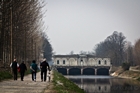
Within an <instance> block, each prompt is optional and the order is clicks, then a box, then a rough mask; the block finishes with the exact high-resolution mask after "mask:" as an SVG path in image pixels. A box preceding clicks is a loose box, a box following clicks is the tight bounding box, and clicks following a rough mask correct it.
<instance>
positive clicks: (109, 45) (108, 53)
mask: <svg viewBox="0 0 140 93" xmlns="http://www.w3.org/2000/svg"><path fill="white" fill-rule="evenodd" d="M95 54H96V56H98V57H109V58H110V59H111V62H112V65H115V66H120V65H122V64H123V63H129V64H130V65H140V39H139V40H138V41H137V42H136V43H135V45H134V46H132V45H131V43H130V42H127V41H126V37H125V36H124V35H123V34H122V33H121V32H117V31H114V32H113V34H112V35H110V36H108V37H107V38H106V39H105V40H104V41H103V42H100V43H99V44H97V45H96V47H95Z"/></svg>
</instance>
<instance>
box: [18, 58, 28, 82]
mask: <svg viewBox="0 0 140 93" xmlns="http://www.w3.org/2000/svg"><path fill="white" fill-rule="evenodd" d="M19 68H20V77H21V81H23V79H24V74H25V71H26V70H27V67H26V65H25V64H24V61H22V63H21V64H20V65H19Z"/></svg>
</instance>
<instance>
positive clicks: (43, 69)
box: [40, 59, 51, 82]
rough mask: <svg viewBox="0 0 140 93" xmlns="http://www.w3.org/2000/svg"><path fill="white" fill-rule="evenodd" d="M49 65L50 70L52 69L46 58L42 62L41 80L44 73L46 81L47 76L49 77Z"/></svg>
mask: <svg viewBox="0 0 140 93" xmlns="http://www.w3.org/2000/svg"><path fill="white" fill-rule="evenodd" d="M47 67H48V69H49V71H51V70H50V66H49V64H48V62H47V61H46V59H44V61H43V62H42V63H41V64H40V69H41V81H43V75H44V82H45V81H46V77H47Z"/></svg>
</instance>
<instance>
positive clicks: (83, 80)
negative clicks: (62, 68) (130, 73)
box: [65, 75, 140, 93]
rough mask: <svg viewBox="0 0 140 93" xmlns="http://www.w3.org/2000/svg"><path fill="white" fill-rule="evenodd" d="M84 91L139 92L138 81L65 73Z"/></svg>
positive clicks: (90, 92)
mask: <svg viewBox="0 0 140 93" xmlns="http://www.w3.org/2000/svg"><path fill="white" fill-rule="evenodd" d="M65 77H66V78H68V79H70V80H71V81H73V82H74V83H75V84H77V85H78V86H79V87H80V88H81V89H84V91H85V92H86V93H140V82H138V81H136V80H130V79H122V78H114V77H111V76H98V75H97V76H96V75H93V76H87V75H79V76H72V75H65Z"/></svg>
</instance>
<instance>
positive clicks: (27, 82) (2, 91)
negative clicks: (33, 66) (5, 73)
mask: <svg viewBox="0 0 140 93" xmlns="http://www.w3.org/2000/svg"><path fill="white" fill-rule="evenodd" d="M48 85H49V82H48V81H46V82H41V76H40V72H38V73H37V77H36V82H34V81H32V79H31V74H30V75H27V76H25V77H24V81H21V80H20V78H18V80H17V81H14V80H13V79H11V80H5V81H2V82H0V93H43V91H44V89H46V87H47V86H48Z"/></svg>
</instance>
